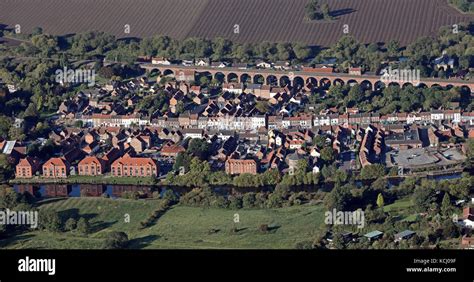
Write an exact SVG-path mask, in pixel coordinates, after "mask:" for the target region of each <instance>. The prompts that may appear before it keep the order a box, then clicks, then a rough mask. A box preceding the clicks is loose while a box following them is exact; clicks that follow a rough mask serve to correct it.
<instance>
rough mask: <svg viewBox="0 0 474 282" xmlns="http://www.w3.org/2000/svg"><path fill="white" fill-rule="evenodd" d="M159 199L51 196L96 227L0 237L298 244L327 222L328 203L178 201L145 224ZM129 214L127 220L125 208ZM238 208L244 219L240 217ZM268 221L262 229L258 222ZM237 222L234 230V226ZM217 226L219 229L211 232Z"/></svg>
mask: <svg viewBox="0 0 474 282" xmlns="http://www.w3.org/2000/svg"><path fill="white" fill-rule="evenodd" d="M159 201H160V200H125V199H116V200H112V199H104V198H69V199H61V200H57V201H51V202H49V203H44V204H42V205H41V207H40V208H41V209H54V210H57V211H60V214H61V215H63V216H65V217H67V216H68V215H71V214H79V215H81V216H85V217H88V218H89V219H90V222H91V224H92V228H93V230H94V232H93V233H92V234H90V235H89V236H86V237H85V236H80V235H78V234H75V233H71V232H64V233H50V232H46V231H34V232H29V233H25V234H23V235H20V236H16V237H14V238H10V239H8V240H4V241H0V248H35V249H84V248H101V246H102V244H103V241H104V237H105V234H106V233H107V232H109V231H112V230H114V231H124V232H126V233H127V234H128V236H129V239H130V248H139V249H141V248H168V249H177V248H193V249H214V248H223V249H226V248H245V249H252V248H259V249H262V248H263V249H270V248H287V249H290V248H294V247H295V244H296V243H298V242H301V241H305V240H312V239H313V238H314V235H315V233H316V232H317V230H318V229H319V227H320V226H321V224H322V222H323V215H324V213H323V209H324V208H323V207H322V206H320V205H313V206H310V205H304V206H295V207H288V208H280V209H265V210H226V209H202V208H194V207H184V206H174V207H173V208H171V209H170V210H168V211H167V212H166V213H165V215H163V216H162V217H161V218H159V219H158V221H157V222H156V224H154V225H152V226H151V227H148V228H146V229H140V221H142V220H144V219H146V218H147V217H148V216H149V215H150V214H151V213H152V211H154V210H155V209H156V207H157V206H158V203H159ZM127 213H128V214H129V215H130V223H126V222H125V220H124V218H125V214H127ZM235 214H238V217H239V222H238V223H235V222H234V218H235V216H236V215H235ZM262 224H268V225H269V227H270V231H268V232H267V233H262V232H261V231H259V226H260V225H262ZM233 227H236V228H237V230H238V231H237V232H235V233H232V232H231V229H232V228H233ZM211 230H213V231H214V232H210V231H211Z"/></svg>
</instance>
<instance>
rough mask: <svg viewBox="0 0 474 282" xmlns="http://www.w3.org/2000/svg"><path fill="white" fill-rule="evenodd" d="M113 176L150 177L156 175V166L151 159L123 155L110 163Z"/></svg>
mask: <svg viewBox="0 0 474 282" xmlns="http://www.w3.org/2000/svg"><path fill="white" fill-rule="evenodd" d="M110 171H111V174H112V175H113V176H118V177H122V176H140V177H150V176H157V175H158V171H159V169H158V166H157V165H156V163H155V161H154V160H153V159H151V158H137V157H130V156H129V155H125V156H123V157H121V158H119V159H117V160H116V161H114V162H113V163H112V166H111V170H110Z"/></svg>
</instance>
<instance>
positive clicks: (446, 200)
mask: <svg viewBox="0 0 474 282" xmlns="http://www.w3.org/2000/svg"><path fill="white" fill-rule="evenodd" d="M452 210H453V207H452V205H451V198H450V197H449V193H448V192H445V193H444V197H443V201H442V202H441V213H442V214H443V216H445V217H449V216H450V215H451V213H452Z"/></svg>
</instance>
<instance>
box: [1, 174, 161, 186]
mask: <svg viewBox="0 0 474 282" xmlns="http://www.w3.org/2000/svg"><path fill="white" fill-rule="evenodd" d="M9 183H10V184H11V185H15V184H32V185H35V184H99V185H100V184H102V185H114V184H118V185H135V186H139V185H145V186H151V185H157V184H160V182H159V180H158V179H155V178H151V177H114V176H109V175H100V176H84V175H73V176H68V177H67V178H44V177H37V176H36V177H33V178H15V179H12V180H10V181H9Z"/></svg>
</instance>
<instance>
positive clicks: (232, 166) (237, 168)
mask: <svg viewBox="0 0 474 282" xmlns="http://www.w3.org/2000/svg"><path fill="white" fill-rule="evenodd" d="M225 172H226V173H227V174H242V173H250V174H257V162H256V161H255V160H236V159H228V160H227V161H226V162H225Z"/></svg>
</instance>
